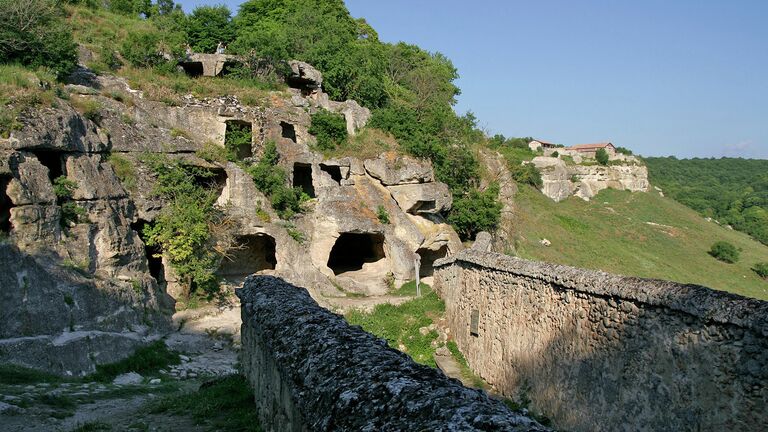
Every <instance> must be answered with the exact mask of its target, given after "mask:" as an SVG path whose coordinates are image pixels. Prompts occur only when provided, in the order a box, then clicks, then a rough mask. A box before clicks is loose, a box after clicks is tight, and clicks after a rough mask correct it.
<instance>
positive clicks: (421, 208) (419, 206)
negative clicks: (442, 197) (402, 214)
mask: <svg viewBox="0 0 768 432" xmlns="http://www.w3.org/2000/svg"><path fill="white" fill-rule="evenodd" d="M436 207H437V204H436V203H435V201H434V200H419V201H416V204H414V205H413V207H411V208H410V209H409V210H408V213H412V214H416V213H430V212H433V211H434V210H435V208H436Z"/></svg>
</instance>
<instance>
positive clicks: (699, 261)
mask: <svg viewBox="0 0 768 432" xmlns="http://www.w3.org/2000/svg"><path fill="white" fill-rule="evenodd" d="M516 198H517V199H516V207H517V212H516V219H517V224H516V230H517V231H516V242H517V249H518V254H519V255H520V256H521V257H522V258H527V259H534V260H541V261H549V262H555V263H560V264H567V265H572V266H577V267H585V268H591V269H598V270H604V271H608V272H611V273H618V274H625V275H631V276H641V277H650V278H660V279H669V280H674V281H678V282H684V283H695V284H699V285H704V286H708V287H711V288H715V289H719V290H724V291H730V292H733V293H737V294H741V295H744V296H749V297H755V298H760V299H764V300H768V282H767V281H765V280H762V279H760V278H759V277H758V276H757V275H756V274H755V272H753V271H752V270H750V267H751V266H753V265H754V264H755V263H756V262H760V261H768V247H766V246H764V245H761V244H760V243H758V242H757V241H755V240H753V239H752V238H750V237H749V236H747V235H745V234H743V233H740V232H737V231H732V230H729V229H727V228H724V227H721V226H719V225H717V224H715V223H712V222H706V221H705V220H704V219H703V218H702V217H701V216H700V215H698V214H697V213H696V212H695V211H693V210H691V209H690V208H688V207H685V206H683V205H682V204H679V203H677V202H676V201H674V200H672V199H669V198H664V197H661V196H659V194H658V193H656V192H649V193H630V192H625V191H616V190H605V191H602V192H601V193H600V194H599V195H598V196H596V197H595V198H593V199H592V201H590V202H584V201H582V200H580V199H578V198H570V199H568V200H566V201H563V202H560V203H555V202H553V201H552V200H550V199H549V198H547V197H545V196H544V195H542V194H541V193H539V192H537V191H535V190H533V189H532V188H530V187H523V188H521V191H520V193H519V194H518V195H517V197H516ZM646 222H653V223H656V224H661V225H666V226H655V225H650V224H647V223H646ZM542 238H546V239H548V240H550V241H551V242H552V245H551V246H550V247H544V246H542V245H540V244H539V240H540V239H542ZM717 240H725V241H728V242H730V243H732V244H734V245H735V246H736V247H738V248H740V249H742V252H741V259H740V260H739V262H738V263H736V264H726V263H722V262H720V261H717V260H715V259H714V258H712V257H711V256H709V255H708V254H707V251H708V250H709V248H710V246H711V245H712V243H714V242H715V241H717Z"/></svg>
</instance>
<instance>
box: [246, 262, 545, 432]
mask: <svg viewBox="0 0 768 432" xmlns="http://www.w3.org/2000/svg"><path fill="white" fill-rule="evenodd" d="M238 296H239V297H240V300H241V304H242V305H243V307H242V319H243V328H242V343H243V350H242V353H243V357H242V365H243V370H244V372H245V374H246V376H247V377H248V379H249V381H250V383H251V386H252V387H253V390H254V392H255V393H256V397H255V400H256V404H257V409H258V414H259V418H260V419H262V421H263V424H262V426H263V427H264V428H265V429H267V430H281V431H304V430H319V431H324V430H371V431H373V430H445V431H481V430H494V431H539V430H541V431H543V430H546V428H544V427H542V426H541V425H539V424H538V423H536V422H535V421H534V420H532V419H530V418H528V417H525V416H524V415H522V414H520V413H516V412H513V411H510V410H509V409H508V408H507V407H506V406H505V405H504V404H503V403H502V402H501V401H498V400H494V399H491V398H490V397H488V395H487V394H485V392H483V391H481V390H474V389H468V388H466V387H464V386H462V385H461V383H460V382H459V381H457V380H453V379H450V378H447V377H446V376H445V375H443V374H442V373H441V372H440V371H438V370H436V369H433V368H430V367H427V366H422V365H418V364H416V363H414V362H413V361H412V360H411V359H410V358H409V357H408V356H407V355H405V354H403V353H401V352H399V351H396V350H394V349H392V348H389V347H387V344H386V342H384V341H383V340H379V339H377V338H376V337H374V336H372V335H371V334H369V333H366V332H364V331H363V330H361V329H360V328H359V327H352V326H350V325H349V324H347V322H346V321H345V320H344V318H342V317H341V316H339V315H336V314H334V313H332V312H329V311H327V310H326V309H324V308H321V307H319V306H318V305H317V303H315V302H314V301H313V300H312V299H311V298H310V297H309V295H307V291H306V290H304V289H302V288H297V287H295V286H292V285H289V284H287V283H285V282H284V281H282V280H280V279H277V278H274V277H270V276H254V277H250V278H249V279H248V280H247V281H246V283H245V287H244V288H243V289H241V290H238Z"/></svg>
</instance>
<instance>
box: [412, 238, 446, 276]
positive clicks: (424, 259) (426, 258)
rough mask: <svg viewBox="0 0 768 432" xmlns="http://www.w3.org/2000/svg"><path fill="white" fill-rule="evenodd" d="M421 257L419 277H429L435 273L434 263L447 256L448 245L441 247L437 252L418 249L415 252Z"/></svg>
mask: <svg viewBox="0 0 768 432" xmlns="http://www.w3.org/2000/svg"><path fill="white" fill-rule="evenodd" d="M416 253H417V254H419V256H420V257H421V266H420V267H419V277H429V276H432V275H433V274H434V272H435V269H434V265H435V261H437V260H439V259H440V258H445V256H446V255H448V245H444V246H442V247H441V248H440V249H438V250H431V249H426V248H420V249H419V250H417V251H416Z"/></svg>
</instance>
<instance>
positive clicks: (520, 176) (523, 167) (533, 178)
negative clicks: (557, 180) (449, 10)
mask: <svg viewBox="0 0 768 432" xmlns="http://www.w3.org/2000/svg"><path fill="white" fill-rule="evenodd" d="M509 172H510V174H511V175H512V178H513V179H515V181H516V182H518V183H520V184H527V185H531V186H533V187H536V188H541V187H542V186H543V185H544V181H543V180H542V179H541V171H539V169H538V168H536V165H534V164H532V163H526V164H520V165H512V166H511V167H510V170H509Z"/></svg>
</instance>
